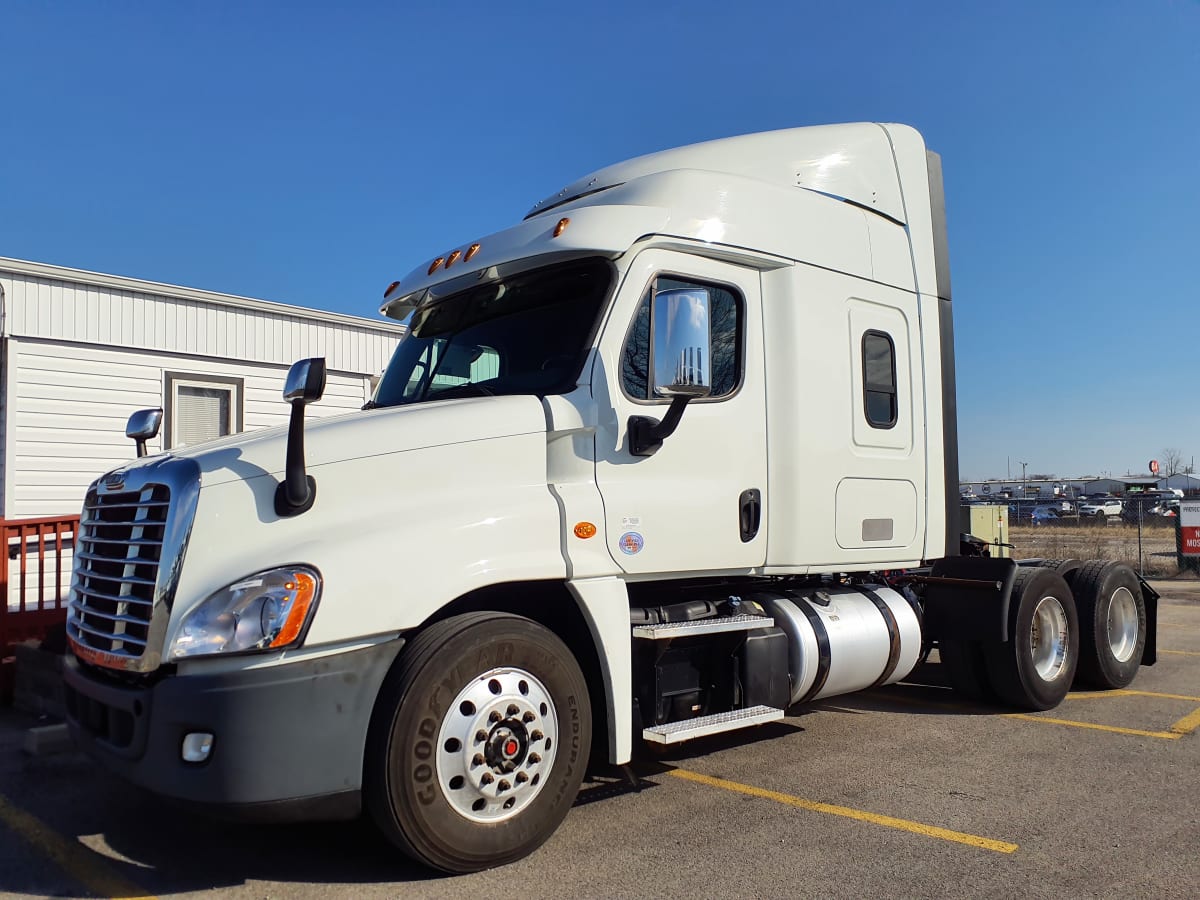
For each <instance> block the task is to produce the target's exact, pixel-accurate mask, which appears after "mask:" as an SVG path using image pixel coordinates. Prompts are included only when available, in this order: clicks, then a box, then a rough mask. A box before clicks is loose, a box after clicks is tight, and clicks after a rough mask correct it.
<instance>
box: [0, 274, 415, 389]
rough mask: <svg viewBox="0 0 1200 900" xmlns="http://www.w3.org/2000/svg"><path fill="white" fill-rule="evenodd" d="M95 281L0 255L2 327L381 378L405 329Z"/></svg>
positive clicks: (160, 288)
mask: <svg viewBox="0 0 1200 900" xmlns="http://www.w3.org/2000/svg"><path fill="white" fill-rule="evenodd" d="M25 265H26V266H27V267H30V268H35V269H39V270H40V269H46V270H51V271H53V270H52V269H51V267H46V266H37V265H36V264H25ZM14 267H15V266H14ZM71 271H72V270H64V272H65V273H70V272H71ZM79 275H80V276H81V277H83V276H89V275H91V273H82V272H81V273H79ZM91 277H92V278H94V279H97V280H100V279H103V282H104V283H93V282H91V281H84V280H80V281H72V280H67V279H66V278H54V277H45V276H39V275H35V274H30V273H25V272H13V271H5V261H4V260H0V289H3V291H4V307H5V309H4V311H5V320H6V321H5V324H4V330H5V333H6V334H9V335H15V336H18V337H37V338H47V339H50V340H60V341H71V342H76V343H85V344H100V345H104V346H121V347H139V348H147V349H154V350H162V351H165V352H168V353H187V354H196V355H200V356H212V357H218V358H222V359H243V360H254V361H257V362H274V363H282V364H284V365H291V364H292V363H293V362H295V361H296V360H298V359H304V358H305V357H310V356H324V357H325V358H326V361H327V363H328V365H329V368H330V369H335V370H338V371H343V372H360V373H370V374H379V372H380V371H382V369H383V367H384V366H385V365H387V361H388V359H389V358H390V356H391V352H392V350H393V349H394V348H395V346H396V342H397V340H398V339H399V338H400V335H401V333H402V330H401V329H400V327H399V326H398V325H396V324H393V323H390V322H384V321H371V320H368V319H359V318H355V317H352V316H342V315H337V314H335V313H320V312H318V311H316V310H303V309H300V308H298V307H293V306H285V305H283V304H280V303H268V302H266V301H262V300H249V299H245V298H238V297H229V296H226V295H222V294H214V293H210V292H207V291H197V290H193V289H190V288H174V287H172V286H170V285H156V284H153V283H150V282H137V281H132V280H130V279H117V278H114V277H113V276H100V275H91ZM138 287H142V288H143V289H141V290H139V289H138ZM364 307H367V303H365V302H364ZM368 308H369V307H368Z"/></svg>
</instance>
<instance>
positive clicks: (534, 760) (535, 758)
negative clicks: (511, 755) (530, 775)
mask: <svg viewBox="0 0 1200 900" xmlns="http://www.w3.org/2000/svg"><path fill="white" fill-rule="evenodd" d="M541 761H542V756H541V754H540V753H530V754H529V763H530V765H534V766H536V765H537V764H538V763H540V762H541Z"/></svg>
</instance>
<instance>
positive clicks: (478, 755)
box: [471, 753, 483, 769]
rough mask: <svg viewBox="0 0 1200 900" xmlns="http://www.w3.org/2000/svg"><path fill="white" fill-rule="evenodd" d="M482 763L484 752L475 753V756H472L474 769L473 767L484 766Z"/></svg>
mask: <svg viewBox="0 0 1200 900" xmlns="http://www.w3.org/2000/svg"><path fill="white" fill-rule="evenodd" d="M482 765H483V754H482V753H476V754H475V755H474V756H473V757H472V758H471V768H472V769H473V768H475V767H476V766H482Z"/></svg>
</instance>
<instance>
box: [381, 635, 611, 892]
mask: <svg viewBox="0 0 1200 900" xmlns="http://www.w3.org/2000/svg"><path fill="white" fill-rule="evenodd" d="M591 724H592V723H591V705H590V703H589V700H588V688H587V683H586V682H585V681H584V677H583V673H582V672H581V671H580V669H579V665H578V664H577V663H576V661H575V658H574V657H573V656H572V654H571V652H570V650H568V649H567V647H566V645H565V644H563V642H562V641H561V640H559V638H558V637H557V636H556V635H554V634H553V633H552V632H550V631H548V630H547V629H546V628H544V627H542V626H541V625H539V624H537V623H536V622H533V621H531V620H529V619H523V618H520V617H518V616H512V615H506V614H500V613H468V614H466V615H460V616H454V617H452V618H450V619H446V620H444V621H442V622H436V623H434V624H433V625H430V626H429V627H428V628H426V629H425V630H424V631H423V632H421V633H420V634H419V635H418V636H417V637H416V638H415V639H414V640H413V642H412V643H411V644H410V645H409V646H408V647H407V648H406V649H405V650H404V652H403V653H402V655H401V657H400V659H399V660H398V662H397V664H396V666H395V667H394V668H393V670H392V672H391V673H389V675H388V678H387V679H386V681H385V682H384V686H383V688H382V690H381V691H380V694H379V698H378V700H377V701H376V705H375V712H374V715H373V717H372V722H371V730H370V734H369V735H368V741H367V751H366V759H365V760H364V773H363V774H364V793H365V795H366V796H365V799H366V804H367V808H368V809H369V810H370V812H371V815H372V817H373V818H374V820H375V822H376V823H377V824H378V826H379V827H380V829H381V830H382V831H383V833H384V835H385V836H386V837H387V838H388V839H389V840H390V841H391V842H392V843H393V844H395V845H396V846H397V847H399V848H400V849H401V850H403V851H404V852H405V853H407V854H408V855H410V856H412V857H413V858H414V859H416V860H418V861H419V862H422V863H425V864H426V865H429V866H432V867H434V868H437V869H441V870H443V871H445V872H452V873H465V872H476V871H479V870H480V869H486V868H490V867H492V866H499V865H505V864H506V863H510V862H514V861H516V860H518V859H520V858H522V857H524V856H526V855H528V854H529V853H532V852H533V851H534V850H536V849H537V848H538V847H539V846H541V844H542V843H543V842H544V841H545V840H546V839H547V838H548V837H550V835H551V834H552V833H553V832H554V830H555V829H556V828H557V827H558V826H559V824H560V823H561V822H562V820H563V818H564V817H565V816H566V814H567V812H568V810H569V809H570V808H571V804H572V803H573V802H574V800H575V795H576V794H577V793H578V791H579V785H580V783H581V782H582V780H583V773H584V769H585V767H586V766H587V759H588V752H589V748H590V747H591Z"/></svg>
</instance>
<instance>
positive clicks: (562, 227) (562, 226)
mask: <svg viewBox="0 0 1200 900" xmlns="http://www.w3.org/2000/svg"><path fill="white" fill-rule="evenodd" d="M570 224H571V220H570V219H568V218H566V217H563V218H561V219H559V220H558V224H557V225H555V226H554V237H558V236H559V235H561V234H562V233H563V232H564V231H566V230H567V226H568V225H570Z"/></svg>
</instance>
